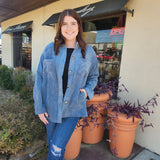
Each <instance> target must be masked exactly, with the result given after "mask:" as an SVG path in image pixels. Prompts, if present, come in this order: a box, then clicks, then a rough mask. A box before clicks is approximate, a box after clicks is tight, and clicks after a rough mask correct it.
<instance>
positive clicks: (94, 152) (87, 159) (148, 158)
mask: <svg viewBox="0 0 160 160" xmlns="http://www.w3.org/2000/svg"><path fill="white" fill-rule="evenodd" d="M76 160H160V155H157V154H155V153H153V152H150V151H148V150H146V149H144V148H142V147H141V146H139V145H137V144H134V147H133V150H132V153H131V155H130V156H129V157H128V158H125V159H123V158H117V157H115V156H114V155H112V153H111V151H110V149H109V143H108V142H106V141H105V140H103V141H101V142H100V143H97V144H94V145H88V144H84V143H82V144H81V151H80V154H79V156H78V157H77V158H76Z"/></svg>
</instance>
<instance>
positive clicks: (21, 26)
mask: <svg viewBox="0 0 160 160" xmlns="http://www.w3.org/2000/svg"><path fill="white" fill-rule="evenodd" d="M32 22H33V21H29V22H25V23H21V24H17V25H14V26H10V27H8V28H7V29H6V30H5V31H3V32H2V34H3V33H13V32H21V31H24V30H26V29H27V28H28V27H29V26H30V25H31V24H32Z"/></svg>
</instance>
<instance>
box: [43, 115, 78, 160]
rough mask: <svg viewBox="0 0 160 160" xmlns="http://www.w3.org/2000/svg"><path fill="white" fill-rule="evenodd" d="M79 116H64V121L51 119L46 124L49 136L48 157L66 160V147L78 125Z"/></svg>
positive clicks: (49, 159) (55, 159)
mask: <svg viewBox="0 0 160 160" xmlns="http://www.w3.org/2000/svg"><path fill="white" fill-rule="evenodd" d="M78 120H79V117H68V118H63V120H62V123H53V122H50V121H49V124H47V125H46V130H47V138H48V159H47V160H64V153H65V147H66V145H67V143H68V141H69V139H70V137H71V135H72V133H73V131H74V129H75V127H76V125H77V122H78Z"/></svg>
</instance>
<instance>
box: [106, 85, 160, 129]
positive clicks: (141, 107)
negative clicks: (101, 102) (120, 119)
mask: <svg viewBox="0 0 160 160" xmlns="http://www.w3.org/2000/svg"><path fill="white" fill-rule="evenodd" d="M113 88H114V87H113ZM124 91H126V93H128V90H127V89H126V87H125V85H123V84H122V85H121V86H119V88H118V92H119V93H120V92H124ZM112 92H114V90H112ZM158 98H159V95H158V94H156V95H155V96H153V97H152V98H151V99H149V100H148V101H147V102H146V103H145V104H141V103H140V102H139V100H137V103H131V102H129V101H125V100H124V102H123V103H122V102H120V98H119V97H117V100H116V102H112V101H110V102H107V103H106V109H107V108H112V111H113V112H117V116H118V113H124V114H126V115H127V119H128V118H129V117H133V123H134V118H135V117H136V118H140V119H141V122H140V123H139V125H140V127H141V128H142V131H143V130H144V128H145V127H148V126H152V127H153V125H152V123H150V124H147V123H145V120H144V118H143V116H142V115H143V114H147V115H148V116H150V114H153V113H154V112H153V108H154V107H155V106H157V105H158V103H157V99H158ZM151 107H152V109H151Z"/></svg>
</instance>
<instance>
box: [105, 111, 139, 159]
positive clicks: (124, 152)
mask: <svg viewBox="0 0 160 160" xmlns="http://www.w3.org/2000/svg"><path fill="white" fill-rule="evenodd" d="M111 110H112V108H110V109H107V114H108V117H109V121H110V122H109V123H110V126H109V140H110V144H109V145H110V150H111V152H112V153H113V154H114V155H115V156H116V157H119V158H127V157H129V155H130V154H131V152H132V148H133V144H134V139H135V130H136V128H137V127H138V122H139V120H140V119H139V118H136V117H135V118H134V123H133V117H130V118H128V119H127V115H126V114H122V113H118V115H117V116H116V113H115V112H112V111H111Z"/></svg>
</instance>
